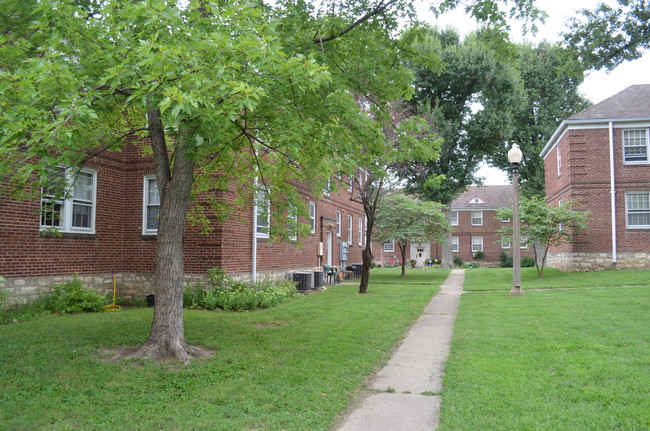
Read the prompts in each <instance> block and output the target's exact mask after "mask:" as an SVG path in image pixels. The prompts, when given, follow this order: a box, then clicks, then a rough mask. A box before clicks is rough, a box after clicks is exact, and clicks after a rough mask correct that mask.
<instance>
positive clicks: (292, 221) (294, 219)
mask: <svg viewBox="0 0 650 431" xmlns="http://www.w3.org/2000/svg"><path fill="white" fill-rule="evenodd" d="M287 217H288V218H289V227H290V228H291V230H293V233H292V234H290V235H289V241H298V234H297V233H296V229H297V228H298V210H297V209H296V207H294V206H292V207H291V208H290V209H289V212H288V213H287Z"/></svg>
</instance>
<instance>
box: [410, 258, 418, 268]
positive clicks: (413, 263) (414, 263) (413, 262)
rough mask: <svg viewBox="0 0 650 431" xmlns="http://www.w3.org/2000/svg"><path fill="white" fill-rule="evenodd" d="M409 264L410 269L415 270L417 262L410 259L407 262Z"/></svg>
mask: <svg viewBox="0 0 650 431" xmlns="http://www.w3.org/2000/svg"><path fill="white" fill-rule="evenodd" d="M409 263H410V264H411V267H412V268H415V265H416V264H417V263H418V261H417V260H415V259H411V260H410V261H409Z"/></svg>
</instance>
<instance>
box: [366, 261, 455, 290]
mask: <svg viewBox="0 0 650 431" xmlns="http://www.w3.org/2000/svg"><path fill="white" fill-rule="evenodd" d="M449 272H450V271H449V270H448V269H440V268H437V269H433V268H411V266H410V265H408V266H407V268H406V275H405V276H404V278H401V275H402V268H401V267H399V268H375V269H373V270H372V275H371V277H370V283H371V284H373V285H374V284H422V285H432V284H433V285H436V286H440V285H441V284H442V283H443V282H444V281H445V279H446V278H447V276H448V275H449Z"/></svg>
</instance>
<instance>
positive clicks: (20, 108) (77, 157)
mask: <svg viewBox="0 0 650 431" xmlns="http://www.w3.org/2000/svg"><path fill="white" fill-rule="evenodd" d="M503 2H504V3H505V1H503ZM497 3H501V1H500V0H475V1H473V2H471V4H472V5H474V4H481V5H493V6H496V4H497ZM444 4H445V5H446V6H447V7H450V6H453V5H455V4H456V1H446V2H444ZM4 6H6V7H7V8H5V10H3V12H4V13H5V15H4V16H6V17H18V18H19V20H18V21H17V22H18V23H19V25H17V26H15V27H14V26H13V25H12V24H13V20H12V19H4V18H3V19H0V26H1V28H0V94H1V96H2V97H0V127H1V128H2V131H3V133H2V136H0V179H1V182H2V187H1V190H0V195H2V196H3V198H5V199H6V198H20V197H26V196H28V195H30V193H31V196H34V195H37V194H38V193H39V190H38V187H30V186H31V185H38V186H42V185H47V181H48V176H49V173H50V172H51V171H52V170H53V169H56V168H57V167H59V166H61V165H63V166H69V167H79V166H82V165H83V164H84V163H86V162H87V161H88V160H90V159H92V158H93V157H94V156H96V155H97V154H99V153H101V152H103V151H110V150H119V149H120V148H121V147H122V146H123V145H124V143H125V142H126V141H127V138H128V139H131V140H132V138H133V137H134V136H137V137H140V138H142V142H143V146H144V145H147V146H148V147H147V148H145V149H144V151H149V152H150V153H151V154H153V158H154V162H155V171H156V179H157V183H158V189H159V190H160V193H161V207H160V222H159V229H158V241H157V252H156V255H157V257H156V272H155V276H154V291H155V294H156V308H155V311H154V319H153V323H152V327H151V331H150V334H149V337H148V339H147V341H146V342H145V343H144V344H143V345H142V346H140V347H139V348H138V349H137V350H136V351H135V352H133V353H132V355H131V356H133V357H137V356H147V357H152V358H166V357H173V358H177V359H180V360H182V361H185V362H187V361H189V360H190V359H191V357H192V355H193V354H195V353H196V350H195V349H194V348H192V347H191V346H188V345H187V344H186V343H185V338H184V325H183V309H182V281H183V275H184V270H183V241H182V240H183V235H184V230H185V225H186V219H187V216H188V211H189V209H190V203H191V201H192V197H193V196H196V195H197V194H199V193H203V194H204V195H205V194H208V193H209V191H211V190H224V189H226V188H230V189H233V190H237V191H238V192H239V193H240V195H241V196H240V197H241V199H242V200H244V201H249V202H250V201H252V199H253V196H255V192H256V190H255V185H256V184H258V185H260V186H264V190H270V198H271V202H272V205H271V210H272V213H273V214H274V215H275V216H276V217H275V219H276V220H278V223H276V227H275V228H274V229H275V231H274V232H272V234H273V233H276V234H279V233H280V231H281V226H282V220H286V219H287V218H286V217H282V216H281V215H282V214H286V211H287V210H288V209H289V208H291V206H296V207H298V208H300V202H299V199H298V194H297V192H296V191H295V190H294V189H293V188H292V186H291V185H290V184H291V183H292V182H293V181H294V180H297V181H304V182H308V183H309V184H311V185H312V186H313V189H314V190H322V186H323V185H324V182H325V181H326V178H327V177H329V176H331V175H332V174H333V173H334V172H337V171H343V172H349V173H352V172H354V169H355V168H356V167H357V166H359V158H358V157H356V156H357V155H359V154H363V157H369V156H371V155H373V154H381V153H382V151H383V148H384V145H385V142H386V141H385V139H384V138H383V134H382V124H381V121H380V120H379V118H381V117H383V116H385V107H386V104H387V103H388V102H389V101H393V100H400V99H402V98H405V97H408V96H409V91H410V87H409V83H410V80H411V74H410V73H409V72H408V71H407V70H405V69H404V68H403V67H401V66H400V65H399V61H398V56H397V54H398V53H399V52H400V47H399V44H398V41H397V40H395V39H394V38H393V37H392V34H393V32H395V30H396V28H397V27H398V19H399V18H401V17H408V16H413V14H414V12H413V8H412V5H411V2H410V1H408V0H376V1H372V2H367V1H361V0H348V1H342V2H323V3H320V4H318V6H317V5H315V4H310V3H306V2H292V1H280V2H276V3H274V4H273V5H266V4H264V3H263V2H261V1H258V2H248V1H239V0H230V1H223V2H206V1H204V0H190V1H189V2H178V3H177V2H175V1H168V0H147V1H133V2H123V1H118V0H78V1H75V0H59V1H54V0H51V1H50V0H44V1H38V2H37V1H34V0H31V1H24V2H22V1H11V2H8V4H7V5H4ZM8 8H11V9H10V10H8ZM492 10H494V11H495V12H494V13H491V14H489V16H488V17H487V19H493V18H494V17H502V16H503V15H504V14H506V13H507V11H503V12H501V11H500V10H499V9H498V8H496V7H494V8H493V9H492ZM535 12H536V9H534V8H533V7H532V5H531V2H530V1H528V0H518V1H517V2H515V3H514V6H513V13H517V14H523V15H525V16H533V15H535ZM353 93H357V94H364V95H369V96H370V95H371V96H372V98H373V104H372V106H371V107H370V109H371V110H372V111H373V114H374V115H373V116H369V115H367V114H366V113H365V112H361V110H360V109H359V107H358V106H357V105H356V103H355V100H354V97H353ZM325 154H326V155H328V156H327V157H323V155H325ZM256 179H257V181H255V180H256ZM195 208H196V207H195ZM218 209H219V210H223V206H222V207H221V208H218ZM207 211H208V214H207V215H206V217H205V218H207V217H209V216H211V215H213V214H211V213H209V210H207Z"/></svg>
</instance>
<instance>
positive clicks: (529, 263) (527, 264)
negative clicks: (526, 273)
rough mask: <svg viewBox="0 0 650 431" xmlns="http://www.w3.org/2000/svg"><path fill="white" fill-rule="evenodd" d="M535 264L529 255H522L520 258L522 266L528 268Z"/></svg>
mask: <svg viewBox="0 0 650 431" xmlns="http://www.w3.org/2000/svg"><path fill="white" fill-rule="evenodd" d="M533 266H535V259H534V258H532V257H530V256H524V257H523V258H521V267H522V268H530V267H533Z"/></svg>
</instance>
